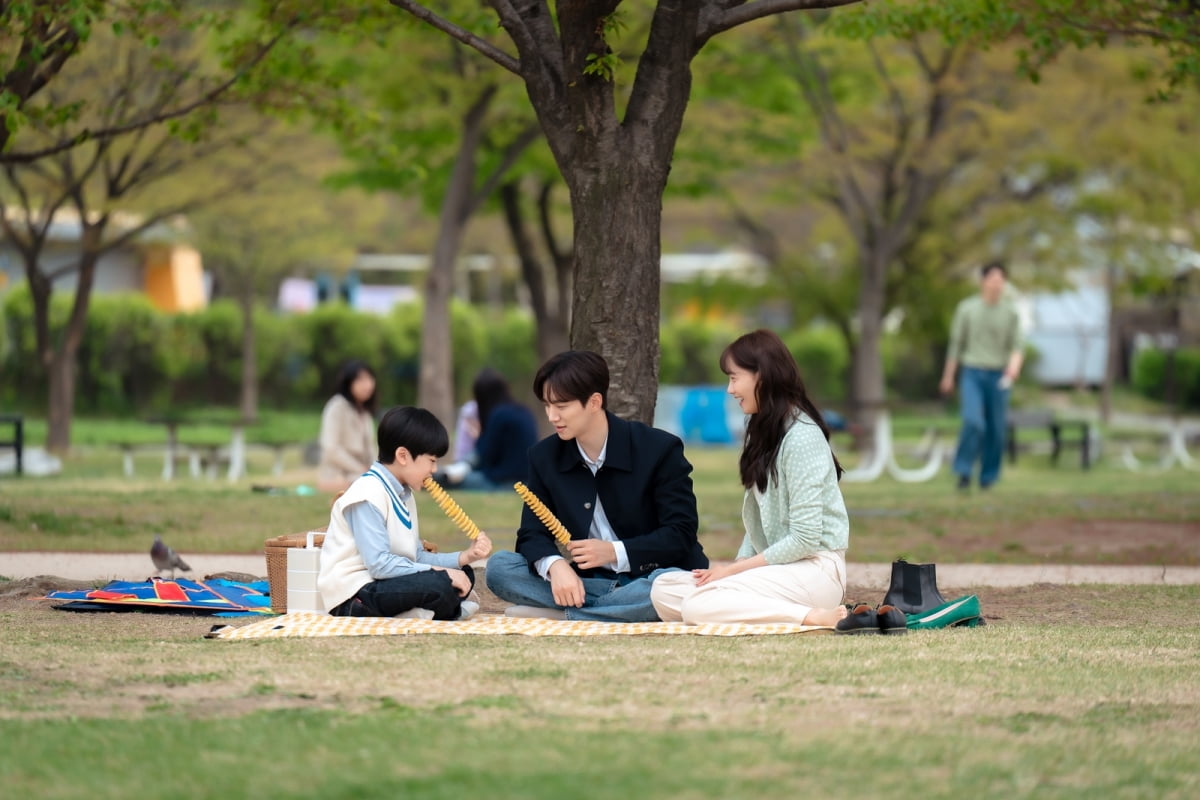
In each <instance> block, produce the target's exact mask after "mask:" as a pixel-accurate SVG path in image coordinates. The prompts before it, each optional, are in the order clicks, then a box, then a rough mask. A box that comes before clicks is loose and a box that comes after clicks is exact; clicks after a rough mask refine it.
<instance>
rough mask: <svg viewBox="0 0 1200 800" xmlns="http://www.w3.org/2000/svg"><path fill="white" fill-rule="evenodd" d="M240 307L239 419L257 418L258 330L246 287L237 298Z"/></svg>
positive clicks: (250, 421) (251, 295) (248, 421)
mask: <svg viewBox="0 0 1200 800" xmlns="http://www.w3.org/2000/svg"><path fill="white" fill-rule="evenodd" d="M239 305H240V306H241V308H242V389H241V399H240V402H239V404H238V405H239V408H240V410H241V415H240V417H241V421H242V422H244V423H247V424H250V423H253V422H254V421H255V420H257V419H258V331H257V329H256V328H255V327H254V295H253V292H252V291H250V290H249V289H247V290H246V291H245V292H243V294H242V296H241V298H240V299H239Z"/></svg>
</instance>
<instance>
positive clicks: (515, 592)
mask: <svg viewBox="0 0 1200 800" xmlns="http://www.w3.org/2000/svg"><path fill="white" fill-rule="evenodd" d="M675 571H677V568H676V567H671V568H670V569H656V570H655V571H654V572H651V573H650V574H649V575H647V576H645V577H643V578H631V577H630V576H629V575H618V576H617V577H616V578H583V590H584V600H583V607H582V608H574V607H572V606H565V607H564V606H560V605H558V604H557V603H555V602H554V593H553V592H552V591H551V590H550V581H548V580H545V579H543V578H542V577H541V576H540V575H538V574H537V573H536V572H533V571H531V570H530V569H529V562H528V561H526V560H525V556H523V555H521V554H520V553H514V552H512V551H510V550H501V551H499V552H496V553H493V554H492V555H491V556H490V557H489V558H488V562H487V572H486V575H487V585H488V588H489V589H491V590H492V593H493V594H495V595H496V596H497V597H499V598H500V599H501V600H505V601H507V602H509V603H515V604H517V605H522V606H536V607H538V608H559V609H562V610H563V611H564V612H566V615H567V619H574V620H588V621H591V622H657V621H658V613H657V612H655V610H654V604H653V603H652V602H650V584H651V583H652V582H653V581H654V579H655V578H656V577H658V576H659V575H661V574H662V573H664V572H675Z"/></svg>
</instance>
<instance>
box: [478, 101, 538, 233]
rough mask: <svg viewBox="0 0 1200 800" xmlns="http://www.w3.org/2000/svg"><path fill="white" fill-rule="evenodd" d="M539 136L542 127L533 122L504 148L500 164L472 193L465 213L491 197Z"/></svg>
mask: <svg viewBox="0 0 1200 800" xmlns="http://www.w3.org/2000/svg"><path fill="white" fill-rule="evenodd" d="M541 135H542V126H541V125H539V124H537V123H536V122H534V123H531V124H530V125H528V126H526V127H525V128H524V129H523V130H522V131H521V132H520V133H518V134H517V135H516V136H515V137H513V140H512V141H511V142H509V143H508V146H507V147H505V148H504V153H503V155H502V156H501V157H500V163H498V164H497V165H496V168H495V169H493V170H492V173H491V174H490V175H488V176H487V178H485V179H484V181H483V184H482V185H481V186H480V187H479V189H478V190H476V191H475V192H474V194H473V196H472V198H471V201H470V211H468V212H467V213H468V214H471V213H474V211H475V209H477V208H479V206H480V204H482V203H483V201H485V200H487V199H488V198H489V197H491V196H492V193H493V192H495V191H496V186H497V185H498V184H499V183H500V181H501V180H502V179H503V178H504V175H505V173H507V172H508V170H509V169H510V168H511V167H512V165H513V164H515V163H516V161H517V159H518V158H520V157H521V153H523V152H525V150H526V148H528V147H529V145H531V144H533V143H534V142H535V141H537V138H538V137H539V136H541Z"/></svg>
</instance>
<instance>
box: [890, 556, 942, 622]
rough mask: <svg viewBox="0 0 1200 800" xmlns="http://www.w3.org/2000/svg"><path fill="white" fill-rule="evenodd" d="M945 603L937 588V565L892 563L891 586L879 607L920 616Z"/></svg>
mask: <svg viewBox="0 0 1200 800" xmlns="http://www.w3.org/2000/svg"><path fill="white" fill-rule="evenodd" d="M945 602H946V599H945V598H944V597H942V593H941V592H939V591H938V588H937V565H935V564H910V563H908V562H907V561H905V560H904V559H900V560H899V561H893V562H892V584H891V586H890V587H888V591H887V594H886V595H884V598H883V603H881V605H888V606H895V607H896V608H898V609H900V610H901V611H903V612H904V613H905V614H920V613H923V612H925V611H929V610H930V609H932V608H937V607H938V606H940V605H942V604H943V603H945Z"/></svg>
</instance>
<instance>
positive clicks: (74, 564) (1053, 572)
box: [0, 553, 1200, 590]
mask: <svg viewBox="0 0 1200 800" xmlns="http://www.w3.org/2000/svg"><path fill="white" fill-rule="evenodd" d="M183 557H184V560H186V561H187V562H188V564H189V565H190V566H191V567H192V572H190V573H180V576H181V577H203V576H205V575H211V574H213V573H216V572H244V573H248V574H251V575H259V576H264V577H265V576H266V573H267V564H266V559H265V557H264V556H262V555H246V554H239V555H222V554H197V555H189V554H186V553H184V554H183ZM847 573H848V576H849V579H850V583H851V584H853V585H854V586H859V587H865V588H879V589H884V590H886V589H887V587H888V583H889V581H890V579H891V565H890V564H858V563H850V564H849V565H847ZM153 574H154V566H153V565H152V564H151V563H150V556H149V554H148V553H0V575H2V576H5V577H8V578H14V579H17V578H32V577H35V576H37V575H55V576H58V577H60V578H71V579H75V580H127V581H141V580H145V579H146V578H148V577H150V576H151V575H153ZM937 580H938V586H939V587H943V588H944V587H968V586H1001V587H1002V586H1030V585H1033V584H1035V583H1055V584H1080V583H1108V584H1160V585H1181V584H1200V567H1161V566H1103V565H1080V564H1076V565H1055V564H1034V565H1025V564H938V565H937Z"/></svg>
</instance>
